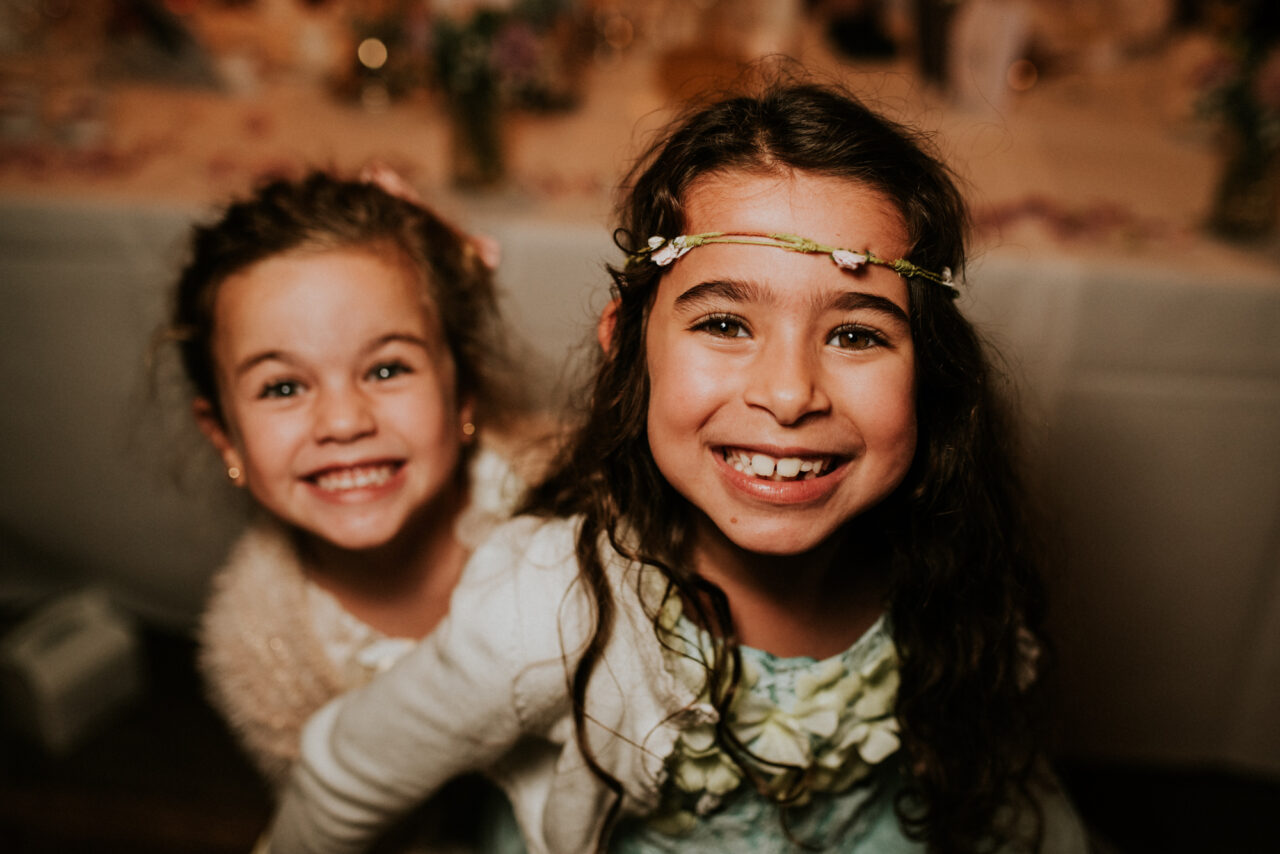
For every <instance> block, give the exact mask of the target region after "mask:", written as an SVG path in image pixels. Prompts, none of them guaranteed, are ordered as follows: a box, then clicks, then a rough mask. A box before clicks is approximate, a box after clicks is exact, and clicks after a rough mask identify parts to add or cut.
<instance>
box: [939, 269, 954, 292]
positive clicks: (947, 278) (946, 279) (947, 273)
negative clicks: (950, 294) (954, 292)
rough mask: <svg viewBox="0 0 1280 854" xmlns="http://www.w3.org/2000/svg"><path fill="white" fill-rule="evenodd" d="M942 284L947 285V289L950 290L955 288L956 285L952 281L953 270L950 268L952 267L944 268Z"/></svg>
mask: <svg viewBox="0 0 1280 854" xmlns="http://www.w3.org/2000/svg"><path fill="white" fill-rule="evenodd" d="M942 284H944V285H946V286H947V287H949V288H954V287H955V283H954V282H952V281H951V268H950V267H943V268H942Z"/></svg>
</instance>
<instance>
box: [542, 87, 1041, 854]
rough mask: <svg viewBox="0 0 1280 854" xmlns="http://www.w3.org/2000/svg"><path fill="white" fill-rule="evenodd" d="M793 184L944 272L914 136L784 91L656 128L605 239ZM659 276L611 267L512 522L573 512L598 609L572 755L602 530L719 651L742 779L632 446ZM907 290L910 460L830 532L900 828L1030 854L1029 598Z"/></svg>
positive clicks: (641, 431)
mask: <svg viewBox="0 0 1280 854" xmlns="http://www.w3.org/2000/svg"><path fill="white" fill-rule="evenodd" d="M792 170H795V171H800V172H805V173H808V174H812V175H819V176H830V177H834V178H839V179H843V180H847V181H850V182H853V183H856V184H858V185H860V186H863V187H867V188H870V189H872V190H875V191H877V192H879V193H881V194H883V195H884V197H885V198H887V199H888V200H889V201H891V202H892V203H893V205H894V206H895V207H896V209H897V210H898V211H899V212H900V213H901V215H902V218H903V221H904V223H905V225H906V229H907V235H908V239H909V246H910V247H911V248H910V253H909V256H908V257H909V258H910V259H911V260H912V261H913V262H914V263H916V264H918V265H920V266H921V267H924V268H926V269H931V270H940V269H942V268H943V267H950V268H952V269H953V270H954V271H956V272H957V273H959V272H960V271H961V270H962V268H963V265H964V258H965V232H966V227H967V214H966V210H965V206H964V203H963V200H962V198H961V195H960V192H959V190H958V189H957V186H956V183H955V181H954V180H953V178H952V176H951V175H950V173H949V172H948V170H947V169H946V167H945V166H943V165H942V164H941V162H940V161H939V159H938V158H937V157H936V156H935V155H933V154H931V153H930V152H929V150H928V147H927V146H926V144H925V142H924V141H923V140H922V139H920V138H919V137H918V136H917V135H915V134H913V133H911V132H909V131H907V130H905V129H903V128H901V127H899V126H897V125H895V124H893V123H891V122H889V121H887V120H885V119H884V118H883V117H881V116H879V115H877V114H876V113H875V112H873V111H872V110H870V109H868V108H866V107H865V106H863V105H862V104H861V103H859V102H858V101H857V100H856V99H855V98H853V97H852V96H850V95H847V94H845V93H843V92H841V91H839V90H836V89H833V88H827V87H820V86H815V85H807V84H796V83H789V84H781V83H773V84H770V85H769V86H768V87H767V88H766V89H765V90H764V91H763V92H761V93H760V94H752V95H740V96H736V97H729V98H726V99H723V100H720V101H718V102H715V103H711V104H710V105H706V106H701V107H697V108H694V110H693V111H692V112H691V113H690V114H688V115H687V116H686V117H685V118H684V119H683V120H681V121H679V122H677V123H676V124H674V125H673V126H672V128H671V129H670V130H669V131H668V132H666V134H665V135H664V136H662V138H660V139H659V140H658V141H656V142H655V143H654V144H653V145H652V146H651V147H650V148H649V150H648V152H647V153H646V154H645V155H644V156H643V157H642V158H641V159H640V160H639V162H638V163H637V164H636V165H635V167H633V169H632V171H631V173H630V175H629V176H628V179H627V181H626V194H625V197H624V199H623V201H622V203H621V205H620V222H621V227H620V228H619V229H618V231H617V232H616V235H615V239H616V240H617V242H618V243H619V245H620V248H622V249H623V250H624V251H627V252H634V251H636V250H638V249H642V248H643V246H644V241H645V239H646V238H647V237H648V236H649V235H654V234H659V235H667V236H672V235H677V234H682V233H684V231H685V225H686V222H685V212H686V205H687V203H688V198H687V195H686V194H687V192H688V191H689V188H690V187H691V186H692V185H693V184H694V182H696V181H698V180H699V179H701V178H704V177H706V176H707V175H710V174H715V173H721V174H722V173H725V172H742V171H745V172H749V173H753V174H764V175H768V174H776V173H785V172H788V171H792ZM663 272H664V268H660V267H657V266H656V265H654V264H651V263H642V264H636V265H633V266H631V267H625V266H621V267H617V268H610V273H611V275H612V277H613V281H614V283H615V286H616V293H617V297H618V300H619V302H618V305H617V320H616V325H615V327H614V331H613V337H612V340H611V345H610V349H609V353H608V355H607V356H606V357H604V358H603V360H602V362H601V363H600V365H599V369H598V373H597V376H596V379H595V383H594V386H593V389H592V394H591V397H590V399H589V401H587V402H586V407H587V411H586V413H585V418H584V423H583V424H582V425H581V427H580V428H579V429H578V431H577V432H576V434H574V437H573V439H572V440H571V441H570V443H569V444H568V445H567V446H566V449H565V451H564V452H563V453H562V455H561V457H560V459H559V460H558V463H557V465H556V466H555V468H554V469H553V473H552V474H551V476H550V477H549V478H548V479H547V481H546V482H545V483H544V484H543V485H542V486H541V488H540V489H538V490H537V491H536V492H534V493H533V494H532V496H531V499H530V503H529V505H528V507H527V509H528V510H529V511H530V512H534V513H541V514H555V515H569V514H581V516H582V518H583V522H582V527H581V530H580V533H579V534H578V540H577V557H578V560H579V562H580V567H581V570H580V571H581V574H582V577H583V578H584V580H585V581H586V582H587V587H588V589H590V590H592V591H593V593H594V596H595V599H596V608H597V621H596V630H595V635H594V637H593V638H592V639H591V643H590V645H589V646H588V648H587V649H586V652H585V655H584V657H583V658H582V659H581V661H580V663H579V664H578V665H577V666H576V670H575V671H574V673H573V677H572V689H573V701H574V706H575V716H576V721H577V724H578V732H579V741H580V742H581V743H582V746H583V750H584V753H585V754H587V755H588V756H590V752H589V750H587V745H586V741H585V738H584V736H583V734H582V733H583V727H584V721H585V711H584V709H585V696H586V686H587V681H588V679H589V677H590V675H591V672H592V670H593V669H594V668H595V666H596V665H597V663H598V662H599V659H600V655H601V651H602V649H603V648H604V644H605V641H606V639H607V638H608V636H609V633H610V631H611V626H612V620H613V613H614V603H613V602H612V600H611V597H610V594H609V592H608V591H609V587H608V584H607V582H606V581H605V573H604V568H603V566H602V561H601V556H600V553H599V550H598V543H599V542H600V541H601V538H602V537H607V538H608V540H609V541H610V542H611V544H612V546H613V547H614V548H615V549H617V550H618V551H619V552H620V553H622V554H624V555H626V556H627V557H629V558H631V559H634V560H638V561H643V562H645V563H649V564H652V565H654V566H656V567H658V568H659V569H660V570H661V571H662V572H663V573H664V574H665V575H666V577H667V579H668V580H669V583H670V590H671V591H674V593H675V594H676V595H680V596H681V597H682V598H683V599H684V601H685V602H686V603H689V605H690V606H691V607H693V608H694V611H695V613H694V617H695V618H696V619H698V620H699V621H700V622H702V623H703V624H704V625H706V626H708V627H709V628H710V629H711V630H712V632H713V634H714V635H715V636H716V637H718V638H719V641H720V643H719V647H720V648H719V650H718V651H717V652H716V654H715V655H714V656H713V658H712V661H711V662H710V663H709V665H708V671H709V672H708V677H707V679H708V683H707V684H708V687H709V689H710V695H711V697H712V701H713V702H714V703H715V704H716V706H717V708H718V710H719V712H720V723H719V738H720V742H721V745H722V747H723V748H724V749H725V750H727V751H728V752H729V753H730V755H732V756H734V757H735V759H736V760H737V761H738V763H739V765H740V766H742V768H743V770H744V772H746V773H748V774H750V773H751V767H752V757H751V756H750V754H749V753H748V752H747V751H745V749H744V748H743V747H742V745H741V744H739V743H737V742H736V739H735V738H734V737H733V734H732V732H731V731H729V729H728V727H727V720H728V717H729V716H728V714H727V711H728V709H729V705H730V703H731V701H732V699H733V694H734V691H735V690H736V687H737V681H738V674H739V673H740V668H739V667H738V666H737V664H738V663H739V662H740V648H739V646H738V642H737V637H736V633H735V632H734V627H733V622H732V619H731V617H730V614H729V608H728V602H727V601H726V598H725V596H724V594H723V593H722V592H721V591H720V590H719V589H718V588H716V587H715V586H714V585H712V584H710V583H709V582H707V581H705V580H704V579H701V578H699V577H697V576H696V574H694V573H693V572H692V571H690V570H689V569H687V568H686V567H687V566H688V562H687V560H686V559H685V558H687V554H688V552H687V549H688V548H689V545H690V531H691V519H690V516H691V514H690V512H689V511H690V508H689V505H688V503H687V502H686V501H685V500H684V499H683V498H682V497H681V496H680V495H679V494H677V493H676V491H675V490H674V489H673V488H672V487H671V486H670V485H669V484H668V483H667V482H666V480H665V479H664V478H663V476H662V474H661V472H660V471H659V470H658V468H657V466H656V464H655V463H654V460H653V456H652V454H651V452H650V449H649V446H648V438H647V435H646V420H647V407H648V393H649V387H648V377H647V372H646V362H645V343H644V337H645V323H646V318H647V315H648V312H649V308H650V306H651V304H652V300H653V295H654V292H655V291H656V288H657V284H658V281H659V278H660V277H661V276H662V274H663ZM908 286H909V303H910V305H909V309H910V310H909V315H910V325H911V332H912V337H913V341H914V347H915V355H916V372H917V377H916V379H917V401H916V406H917V418H918V436H919V439H918V445H917V451H916V456H915V459H914V460H913V463H912V465H911V468H910V470H909V472H908V474H907V476H906V477H905V479H904V481H903V483H902V484H900V485H899V487H898V488H897V489H896V490H895V492H894V493H893V494H892V495H891V496H889V497H888V498H887V499H885V500H884V501H883V502H882V503H881V504H880V505H879V506H877V507H876V508H873V509H872V510H871V511H868V512H867V513H865V514H863V516H861V517H859V518H857V519H854V520H851V521H850V522H849V523H847V524H848V526H849V527H850V529H851V530H854V531H856V536H858V537H859V538H860V539H859V540H858V542H859V548H860V549H863V550H864V553H865V549H866V548H868V547H870V548H877V549H878V550H879V551H880V552H882V553H883V554H884V555H885V556H886V561H887V564H888V566H889V568H890V569H889V571H890V577H889V580H888V602H887V611H888V615H889V619H890V625H891V630H892V633H893V637H894V640H895V643H896V645H897V648H898V651H899V656H900V660H901V684H900V689H899V693H898V699H897V706H896V715H897V718H898V721H899V725H900V727H901V740H902V744H903V750H904V757H905V760H906V761H905V763H904V765H905V767H906V775H907V778H908V779H907V780H906V783H905V788H904V789H903V791H902V795H901V796H900V797H899V799H898V801H897V804H896V808H897V813H898V817H899V820H900V822H901V823H902V826H903V828H904V830H905V831H906V832H907V833H908V834H909V835H911V836H913V837H915V838H917V839H921V840H924V841H926V842H927V843H928V845H929V847H930V849H931V850H934V851H940V852H954V851H975V850H982V849H984V848H985V847H987V846H989V845H993V844H1001V843H1008V842H1014V841H1017V837H1019V836H1026V837H1027V838H1026V839H1023V840H1022V841H1023V842H1024V843H1025V844H1027V845H1028V846H1031V847H1037V846H1038V837H1039V835H1040V831H1039V826H1040V824H1041V823H1042V822H1041V821H1040V820H1039V817H1040V813H1039V809H1038V807H1037V806H1036V803H1035V799H1034V798H1033V797H1032V796H1031V790H1030V788H1029V786H1030V782H1031V778H1032V775H1033V773H1034V772H1035V769H1036V767H1037V758H1038V754H1037V748H1036V740H1035V738H1034V727H1033V726H1032V720H1033V717H1034V716H1033V715H1032V714H1031V711H1030V708H1029V707H1030V696H1029V694H1028V692H1027V690H1026V684H1025V681H1026V680H1025V677H1026V668H1027V665H1028V663H1027V661H1026V657H1027V650H1028V647H1029V645H1030V644H1034V643H1038V642H1040V641H1041V640H1042V638H1041V635H1040V631H1041V626H1042V623H1043V603H1042V588H1041V582H1040V579H1039V573H1038V566H1037V561H1036V559H1035V556H1034V551H1035V550H1034V549H1033V548H1032V541H1031V537H1030V535H1029V526H1028V525H1027V524H1026V520H1025V519H1024V512H1025V508H1024V503H1023V501H1022V496H1021V488H1020V484H1019V480H1018V477H1017V473H1016V467H1015V464H1014V456H1015V454H1014V452H1013V449H1012V447H1011V444H1010V442H1011V428H1010V424H1009V419H1008V417H1007V415H1006V412H1005V408H1004V406H1003V404H1002V402H1001V395H1000V393H999V391H1000V388H999V386H1000V379H999V377H998V375H996V374H995V373H994V372H993V369H992V366H991V360H990V359H989V357H988V355H987V354H986V353H985V352H984V347H983V344H982V342H981V341H980V339H979V337H978V335H977V334H976V332H975V330H974V328H973V327H972V326H971V324H970V323H969V322H968V320H966V319H965V318H964V317H963V316H962V314H961V313H960V311H959V309H958V308H957V305H956V302H955V300H954V299H953V298H952V294H951V293H950V292H949V290H948V289H946V288H943V287H940V286H939V285H937V284H934V283H931V282H927V281H922V280H920V279H910V280H908ZM595 770H596V773H597V774H598V775H599V776H601V777H602V779H604V780H605V782H606V783H607V784H609V785H610V786H611V787H612V788H613V789H614V791H615V792H617V793H620V792H621V787H620V785H619V784H618V781H616V780H613V779H611V778H609V777H608V775H607V774H605V773H604V772H603V771H602V770H601V769H600V768H599V767H596V768H595ZM618 808H619V804H615V807H614V811H615V813H616V812H617V810H618ZM1027 816H1031V817H1034V818H1035V819H1036V820H1035V821H1028V820H1027V818H1026V817H1027Z"/></svg>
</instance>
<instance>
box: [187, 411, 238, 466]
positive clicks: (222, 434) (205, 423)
mask: <svg viewBox="0 0 1280 854" xmlns="http://www.w3.org/2000/svg"><path fill="white" fill-rule="evenodd" d="M191 414H192V415H194V416H195V418H196V424H198V425H199V426H200V432H201V433H203V434H204V435H205V438H206V439H208V440H209V443H210V444H211V445H213V447H214V448H215V449H216V450H217V452H218V456H220V457H222V464H223V465H224V466H226V467H227V476H228V477H230V478H231V480H233V481H234V482H235V484H236V486H243V485H244V478H243V474H244V461H243V460H242V459H241V458H240V452H239V451H237V450H236V446H235V443H234V442H232V441H231V436H230V435H228V433H227V429H226V428H225V427H224V426H223V425H222V419H220V418H219V417H218V416H217V415H216V414H215V413H214V410H213V404H212V403H210V402H209V400H208V399H207V398H203V397H197V398H196V399H195V400H193V401H192V402H191ZM233 472H234V473H233Z"/></svg>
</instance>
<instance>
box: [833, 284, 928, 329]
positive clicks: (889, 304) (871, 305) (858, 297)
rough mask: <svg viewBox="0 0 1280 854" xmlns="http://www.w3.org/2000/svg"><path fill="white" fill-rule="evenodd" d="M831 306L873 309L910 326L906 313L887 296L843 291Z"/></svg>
mask: <svg viewBox="0 0 1280 854" xmlns="http://www.w3.org/2000/svg"><path fill="white" fill-rule="evenodd" d="M831 307H832V308H835V309H838V310H839V311H874V312H876V313H878V314H883V315H886V316H888V317H889V318H890V319H892V320H896V321H898V322H899V323H901V324H903V325H904V326H910V325H911V320H910V319H909V318H908V317H907V313H906V312H905V311H903V310H902V307H901V306H899V305H898V304H897V303H896V302H894V301H893V300H891V299H889V298H888V297H882V296H879V295H877V294H869V293H865V292H863V291H844V292H842V293H840V294H839V295H837V296H836V298H835V299H833V300H832V301H831Z"/></svg>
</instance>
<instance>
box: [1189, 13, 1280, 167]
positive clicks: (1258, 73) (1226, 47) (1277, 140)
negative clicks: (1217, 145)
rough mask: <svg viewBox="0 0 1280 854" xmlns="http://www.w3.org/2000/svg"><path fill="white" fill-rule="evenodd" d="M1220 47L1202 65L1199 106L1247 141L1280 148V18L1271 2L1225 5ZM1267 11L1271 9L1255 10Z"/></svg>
mask: <svg viewBox="0 0 1280 854" xmlns="http://www.w3.org/2000/svg"><path fill="white" fill-rule="evenodd" d="M1222 5H1223V6H1224V7H1233V8H1234V9H1236V10H1238V11H1236V12H1235V13H1234V14H1231V15H1227V14H1226V13H1222V14H1221V16H1220V17H1219V18H1218V19H1217V20H1216V21H1214V23H1215V24H1217V26H1216V29H1217V31H1218V51H1217V53H1216V54H1215V55H1214V56H1212V57H1211V58H1210V59H1209V60H1208V61H1206V62H1205V64H1204V65H1203V66H1202V67H1201V68H1200V70H1199V73H1198V75H1197V76H1198V80H1197V83H1198V88H1199V91H1200V97H1199V100H1198V104H1197V106H1198V110H1199V112H1200V114H1201V115H1202V116H1204V117H1206V118H1210V119H1213V120H1216V121H1220V122H1222V123H1223V124H1224V126H1226V127H1227V128H1228V129H1229V130H1230V131H1232V132H1234V133H1238V134H1239V135H1240V136H1241V137H1242V139H1243V140H1244V141H1245V143H1246V144H1247V145H1250V146H1255V147H1258V148H1260V149H1270V150H1275V149H1277V148H1280V31H1277V30H1278V29H1280V21H1268V20H1266V19H1267V18H1276V17H1277V16H1276V13H1275V12H1274V11H1272V10H1273V9H1274V6H1273V5H1272V4H1271V3H1270V2H1257V3H1252V4H1248V3H1236V4H1222ZM1254 9H1256V10H1265V11H1253V10H1254Z"/></svg>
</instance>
